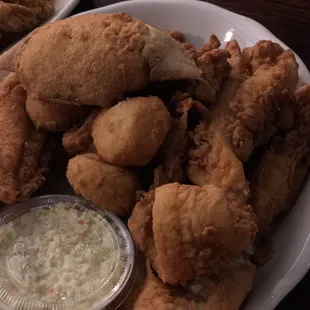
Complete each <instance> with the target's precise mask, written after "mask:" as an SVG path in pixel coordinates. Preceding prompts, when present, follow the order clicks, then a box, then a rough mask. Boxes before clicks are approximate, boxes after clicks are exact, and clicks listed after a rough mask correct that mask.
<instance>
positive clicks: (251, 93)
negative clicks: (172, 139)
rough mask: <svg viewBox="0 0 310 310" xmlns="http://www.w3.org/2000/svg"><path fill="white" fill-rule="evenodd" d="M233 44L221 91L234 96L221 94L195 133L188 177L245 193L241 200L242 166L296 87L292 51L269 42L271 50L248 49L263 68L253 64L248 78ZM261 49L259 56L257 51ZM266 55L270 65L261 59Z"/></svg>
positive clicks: (246, 60)
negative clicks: (208, 119)
mask: <svg viewBox="0 0 310 310" xmlns="http://www.w3.org/2000/svg"><path fill="white" fill-rule="evenodd" d="M236 44H237V43H236V42H232V43H230V45H228V47H227V48H229V51H230V53H231V54H232V58H231V64H232V68H233V69H232V75H231V76H230V81H228V83H229V84H228V86H227V89H226V90H225V92H227V93H229V95H232V96H233V97H232V99H229V96H227V95H226V94H225V93H221V96H220V97H219V98H220V99H219V100H220V101H219V105H217V106H215V107H214V109H211V118H212V121H211V123H210V125H209V127H208V128H207V127H206V126H202V128H201V127H200V128H199V127H198V128H197V129H196V130H195V131H194V133H193V141H194V144H195V146H194V148H193V149H192V150H191V151H190V161H189V166H188V177H189V179H190V180H191V181H192V182H193V183H195V184H197V185H204V184H209V183H210V182H211V183H212V182H215V184H216V185H218V186H220V187H224V188H227V185H228V187H230V186H231V189H232V191H236V190H237V191H238V192H239V193H241V195H242V193H244V194H243V199H246V198H247V193H248V185H247V182H246V179H245V176H244V172H243V168H242V162H244V161H246V160H247V159H248V158H249V156H250V154H251V153H252V151H253V149H254V147H257V146H259V145H261V144H264V143H266V142H268V140H269V139H270V137H271V136H272V135H273V133H274V132H275V122H276V120H277V121H279V120H278V119H277V115H278V114H279V110H281V109H282V108H283V107H285V108H286V106H287V104H289V103H290V102H291V100H290V99H291V96H292V94H291V93H292V91H294V90H295V88H296V84H297V81H298V72H297V69H298V65H297V63H296V60H295V56H294V54H293V53H292V52H291V51H283V49H280V48H279V49H277V48H276V47H278V44H277V43H272V42H269V41H268V42H265V43H264V46H265V45H266V46H267V47H268V46H271V47H270V49H262V46H261V44H257V45H255V46H254V47H253V50H254V51H257V52H256V54H255V55H256V63H257V62H258V59H259V57H258V55H260V57H261V59H262V61H261V63H262V64H261V65H260V66H258V65H257V66H254V67H253V68H255V71H254V72H253V74H252V75H251V76H249V77H248V75H249V74H250V71H251V69H250V62H251V58H249V57H245V56H243V55H242V54H241V52H240V49H239V48H238V46H237V45H236ZM273 46H275V47H274V48H272V47H273ZM274 49H275V50H277V51H278V54H277V55H275V54H274ZM260 50H263V51H264V53H263V52H260V53H259V52H258V51H260ZM266 50H267V52H266ZM269 54H270V55H269ZM268 55H269V56H270V59H271V61H270V62H269V63H267V60H265V58H266V57H267V58H268ZM263 60H265V61H263ZM247 77H248V78H247ZM279 123H281V122H280V121H279ZM218 163H221V164H218ZM227 181H229V182H228V183H227Z"/></svg>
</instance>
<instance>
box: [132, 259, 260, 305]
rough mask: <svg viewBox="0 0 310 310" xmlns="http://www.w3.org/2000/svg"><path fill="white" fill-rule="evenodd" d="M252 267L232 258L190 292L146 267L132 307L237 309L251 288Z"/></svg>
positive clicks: (247, 263)
mask: <svg viewBox="0 0 310 310" xmlns="http://www.w3.org/2000/svg"><path fill="white" fill-rule="evenodd" d="M254 271H255V267H254V265H252V264H251V263H250V262H241V261H240V262H235V263H233V264H231V265H229V266H227V267H226V268H225V269H223V270H221V272H220V273H219V274H218V275H217V276H214V277H211V278H210V279H206V280H205V282H203V281H201V282H202V287H203V289H202V291H201V292H199V293H198V294H192V293H189V292H188V291H186V290H184V289H181V288H173V287H171V286H169V285H165V284H163V283H162V282H161V281H160V279H158V278H157V277H156V276H155V275H154V274H153V273H152V271H151V270H150V268H148V270H147V276H146V279H145V282H144V285H143V289H142V292H141V293H140V295H139V297H138V299H137V301H136V303H135V305H134V308H133V310H162V309H165V310H219V309H221V310H238V309H239V307H240V306H241V304H242V302H243V300H244V299H245V297H246V296H247V295H248V293H249V292H250V291H251V289H252V280H253V276H254Z"/></svg>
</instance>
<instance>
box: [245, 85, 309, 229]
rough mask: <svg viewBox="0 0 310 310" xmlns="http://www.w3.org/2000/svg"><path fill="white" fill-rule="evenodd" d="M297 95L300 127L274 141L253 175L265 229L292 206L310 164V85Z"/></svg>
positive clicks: (255, 205)
mask: <svg viewBox="0 0 310 310" xmlns="http://www.w3.org/2000/svg"><path fill="white" fill-rule="evenodd" d="M296 97H297V102H298V106H297V110H298V111H297V114H298V116H297V122H296V127H295V128H294V129H293V130H291V131H289V132H288V133H287V134H285V136H281V135H277V136H275V137H274V138H273V139H272V140H271V142H270V144H269V146H268V147H267V149H266V150H265V151H264V152H263V154H262V156H261V157H260V159H259V162H258V164H257V165H256V166H255V168H254V171H253V172H252V174H251V176H250V189H251V204H252V206H253V210H254V212H255V214H256V215H257V218H258V227H259V229H260V230H263V231H264V230H266V229H267V228H268V226H269V225H270V224H271V222H272V220H273V219H274V218H275V217H276V216H277V215H279V214H281V213H283V212H287V211H289V209H290V208H291V207H292V205H293V203H294V202H295V199H296V197H297V194H298V192H299V189H300V187H301V185H302V182H303V180H304V178H305V176H306V173H307V170H308V167H309V163H310V158H309V134H310V85H305V86H303V87H302V88H300V89H299V90H298V91H297V93H296Z"/></svg>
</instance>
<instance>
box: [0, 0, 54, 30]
mask: <svg viewBox="0 0 310 310" xmlns="http://www.w3.org/2000/svg"><path fill="white" fill-rule="evenodd" d="M54 9H55V8H54V0H21V1H7V0H4V1H0V29H1V30H3V31H5V32H24V31H28V30H32V29H33V28H35V27H36V26H38V25H39V24H41V23H42V22H43V21H44V20H46V19H48V18H49V17H50V16H52V14H53V13H54Z"/></svg>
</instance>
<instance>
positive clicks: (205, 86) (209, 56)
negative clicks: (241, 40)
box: [188, 34, 231, 103]
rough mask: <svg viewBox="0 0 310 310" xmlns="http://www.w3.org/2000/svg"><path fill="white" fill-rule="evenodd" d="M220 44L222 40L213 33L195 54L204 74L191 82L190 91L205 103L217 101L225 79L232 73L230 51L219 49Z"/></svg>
mask: <svg viewBox="0 0 310 310" xmlns="http://www.w3.org/2000/svg"><path fill="white" fill-rule="evenodd" d="M220 45H221V43H220V41H219V40H218V38H217V37H216V36H215V35H214V34H213V35H211V37H210V42H209V43H207V44H206V45H205V46H204V47H203V48H202V49H201V50H200V51H198V53H197V54H196V56H195V59H196V64H197V66H198V68H200V69H201V70H202V72H203V75H202V78H201V79H199V80H197V81H193V82H192V83H191V86H190V87H189V90H188V92H189V93H191V94H192V95H193V96H194V97H195V98H197V99H198V100H199V101H201V102H203V103H213V102H214V101H215V99H216V94H217V92H218V91H219V89H220V87H221V85H222V82H223V80H224V79H225V78H226V77H228V76H229V74H230V70H231V66H230V64H229V62H228V58H229V57H230V53H229V52H228V51H227V50H225V49H219V47H220Z"/></svg>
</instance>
